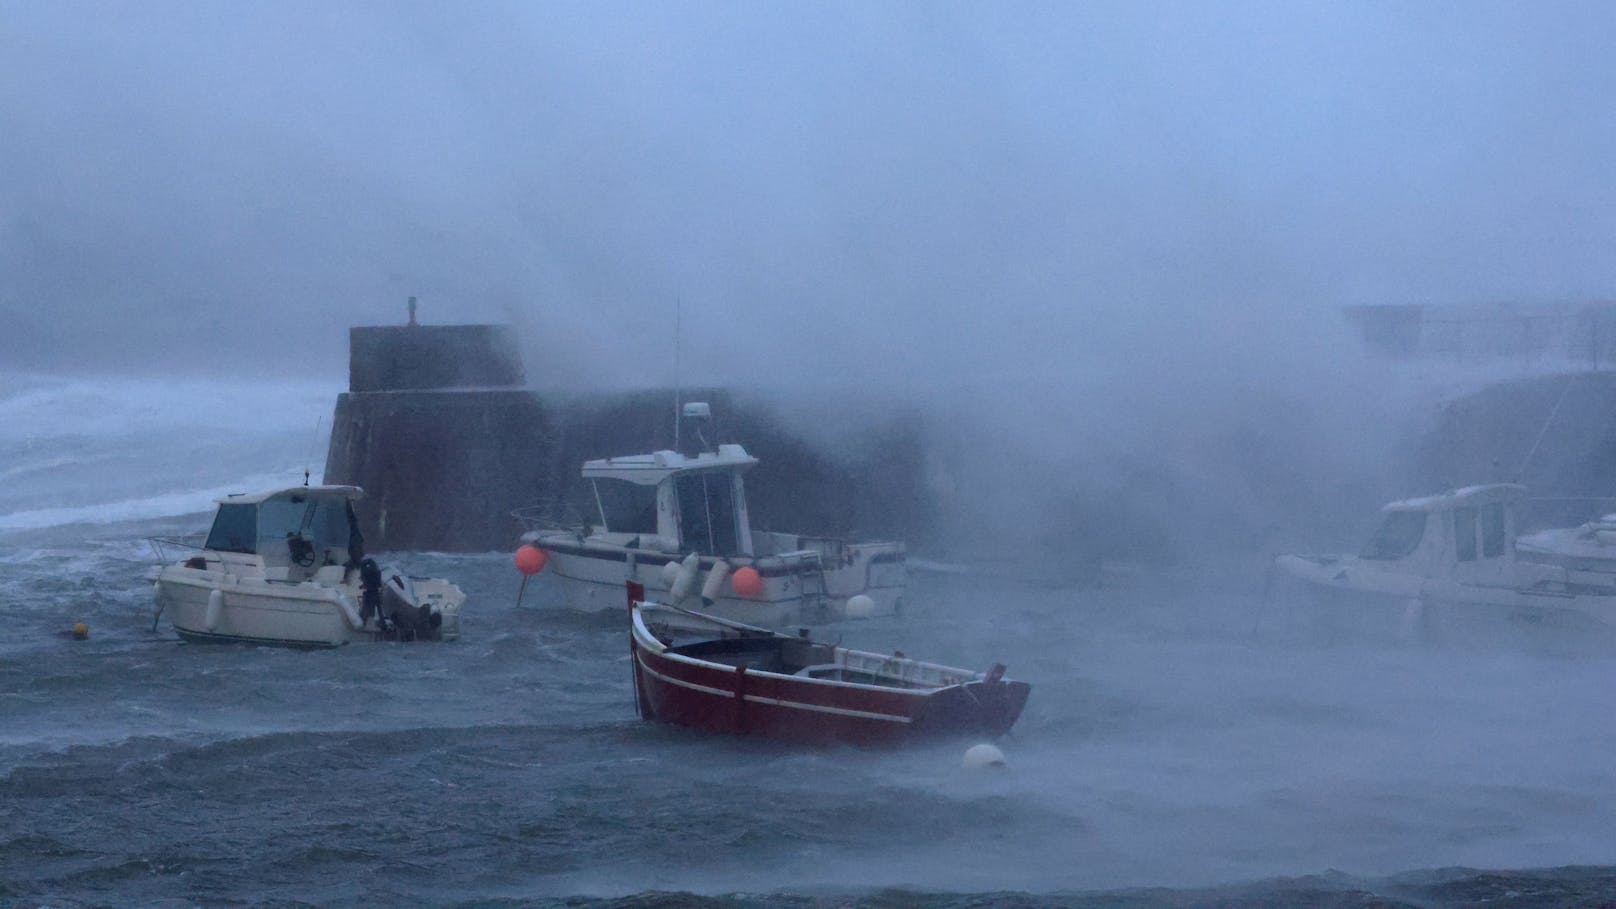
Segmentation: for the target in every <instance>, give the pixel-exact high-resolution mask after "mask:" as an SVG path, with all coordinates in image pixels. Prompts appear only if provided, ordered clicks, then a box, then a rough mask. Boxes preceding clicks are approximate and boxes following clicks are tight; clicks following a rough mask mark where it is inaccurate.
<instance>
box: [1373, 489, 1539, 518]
mask: <svg viewBox="0 0 1616 909" xmlns="http://www.w3.org/2000/svg"><path fill="white" fill-rule="evenodd" d="M1525 495H1526V487H1525V486H1521V485H1518V484H1516V483H1488V484H1484V485H1481V486H1461V487H1459V488H1458V489H1453V490H1449V491H1448V492H1440V493H1437V494H1436V495H1431V496H1420V497H1419V498H1414V499H1401V500H1399V501H1396V502H1391V503H1388V504H1387V505H1385V506H1384V507H1383V508H1381V509H1380V510H1381V511H1447V510H1448V509H1450V508H1458V507H1460V506H1475V505H1490V504H1492V503H1494V502H1513V501H1515V500H1516V499H1519V498H1522V497H1524V496H1525Z"/></svg>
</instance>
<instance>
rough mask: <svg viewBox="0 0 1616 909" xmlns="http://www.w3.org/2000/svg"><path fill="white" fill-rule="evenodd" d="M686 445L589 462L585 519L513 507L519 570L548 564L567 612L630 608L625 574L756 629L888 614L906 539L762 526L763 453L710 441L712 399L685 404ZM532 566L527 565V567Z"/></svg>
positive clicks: (900, 582) (898, 589)
mask: <svg viewBox="0 0 1616 909" xmlns="http://www.w3.org/2000/svg"><path fill="white" fill-rule="evenodd" d="M683 416H684V418H685V419H686V420H687V422H690V423H693V424H694V425H693V426H692V427H691V431H690V432H687V433H686V438H687V439H689V440H692V442H693V443H694V444H692V446H691V447H690V448H689V449H688V450H687V451H686V452H685V453H680V452H677V451H656V452H652V453H650V454H638V455H627V456H624V457H615V458H603V459H599V460H594V461H589V462H587V463H585V464H584V466H583V478H584V479H585V480H586V481H588V483H589V485H590V488H591V490H592V492H593V495H592V501H591V503H590V505H591V506H592V507H591V508H590V511H591V512H593V513H592V514H591V515H590V516H589V517H588V518H584V519H579V520H576V521H568V520H565V519H561V520H557V519H556V517H555V515H554V514H553V513H552V512H550V511H549V510H547V509H543V508H524V509H519V510H518V511H516V512H514V514H515V516H516V517H517V518H518V519H519V520H521V521H522V522H523V523H524V524H525V525H526V526H527V528H528V530H527V532H526V533H524V534H523V535H522V538H521V543H522V548H521V549H520V550H519V551H518V567H522V568H523V570H524V571H527V572H532V571H537V570H544V569H548V571H549V572H550V573H551V575H552V585H553V589H556V590H558V591H559V596H560V599H561V600H562V604H563V605H564V606H566V607H567V608H570V609H576V610H586V611H601V610H608V609H610V610H616V609H621V608H622V591H623V584H624V583H625V582H634V583H638V584H642V585H644V586H645V588H646V590H647V591H649V592H650V593H651V594H652V595H654V596H655V597H656V598H657V599H658V600H660V601H662V602H665V603H671V604H672V605H675V606H679V605H690V604H694V603H696V602H698V601H699V603H700V604H701V605H700V608H701V609H702V610H703V611H704V612H707V613H710V614H713V615H717V616H720V617H722V618H726V619H731V620H736V621H741V622H747V623H750V624H754V625H764V626H771V627H779V626H784V625H801V624H817V623H821V622H827V621H835V620H839V619H842V618H862V617H868V616H876V615H890V614H892V613H894V612H896V611H897V610H898V608H899V607H900V604H901V602H902V599H903V594H904V587H905V584H906V582H907V573H906V568H905V564H904V558H905V553H904V546H903V544H902V543H899V542H864V543H854V542H849V541H846V540H842V539H837V538H834V537H827V536H808V535H804V534H796V533H776V532H770V531H762V530H755V529H753V527H752V525H751V520H750V518H749V517H748V514H747V507H746V487H745V483H744V481H743V479H742V476H743V474H745V473H746V471H748V470H750V469H751V468H752V467H753V466H755V465H756V464H757V463H758V461H757V459H756V458H754V457H752V456H751V455H749V454H747V452H746V449H745V448H743V447H742V446H740V445H730V444H725V445H717V446H712V445H709V444H708V442H707V441H706V430H705V424H706V421H707V420H708V419H710V416H711V412H710V410H709V409H708V407H707V405H706V404H701V403H692V404H687V405H685V408H684V413H683ZM524 566H526V567H524Z"/></svg>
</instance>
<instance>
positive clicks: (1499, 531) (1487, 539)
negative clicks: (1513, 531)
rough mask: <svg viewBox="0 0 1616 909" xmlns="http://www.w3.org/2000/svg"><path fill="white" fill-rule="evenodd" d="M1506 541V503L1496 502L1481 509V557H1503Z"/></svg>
mask: <svg viewBox="0 0 1616 909" xmlns="http://www.w3.org/2000/svg"><path fill="white" fill-rule="evenodd" d="M1504 539H1505V538H1504V503H1502V502H1495V503H1493V504H1491V505H1488V506H1486V507H1484V508H1482V509H1481V557H1482V558H1484V559H1495V558H1497V557H1499V556H1501V555H1503V554H1504Z"/></svg>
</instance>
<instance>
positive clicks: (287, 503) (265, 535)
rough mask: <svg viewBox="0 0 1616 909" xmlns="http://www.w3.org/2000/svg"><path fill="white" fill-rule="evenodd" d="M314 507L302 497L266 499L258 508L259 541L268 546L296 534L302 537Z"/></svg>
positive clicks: (306, 498)
mask: <svg viewBox="0 0 1616 909" xmlns="http://www.w3.org/2000/svg"><path fill="white" fill-rule="evenodd" d="M312 507H313V506H312V505H311V504H310V503H309V500H308V497H307V496H302V495H294V496H288V497H286V498H284V499H266V500H265V501H263V502H262V503H260V504H259V506H258V539H259V540H261V541H263V542H264V543H266V544H267V543H269V542H271V541H275V540H285V539H286V538H287V536H289V535H291V534H294V533H295V534H299V535H301V534H302V533H303V528H304V526H305V520H306V518H307V516H308V513H309V510H310V509H311V508H312Z"/></svg>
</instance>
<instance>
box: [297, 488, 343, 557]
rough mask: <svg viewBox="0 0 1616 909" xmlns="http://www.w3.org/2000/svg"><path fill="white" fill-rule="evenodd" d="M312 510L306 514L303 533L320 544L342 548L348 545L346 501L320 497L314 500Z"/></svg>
mask: <svg viewBox="0 0 1616 909" xmlns="http://www.w3.org/2000/svg"><path fill="white" fill-rule="evenodd" d="M313 508H314V511H313V513H312V514H309V515H306V518H307V521H308V523H307V524H305V525H304V528H305V529H304V532H303V535H304V536H306V537H309V538H310V539H312V540H313V541H314V542H315V543H317V544H319V545H320V546H326V547H330V548H332V549H344V548H346V547H347V546H348V508H347V502H346V501H345V500H343V499H337V498H320V499H316V500H315V502H314V506H313Z"/></svg>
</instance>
